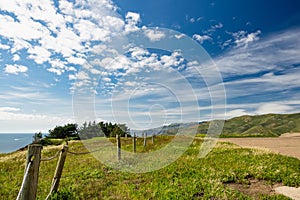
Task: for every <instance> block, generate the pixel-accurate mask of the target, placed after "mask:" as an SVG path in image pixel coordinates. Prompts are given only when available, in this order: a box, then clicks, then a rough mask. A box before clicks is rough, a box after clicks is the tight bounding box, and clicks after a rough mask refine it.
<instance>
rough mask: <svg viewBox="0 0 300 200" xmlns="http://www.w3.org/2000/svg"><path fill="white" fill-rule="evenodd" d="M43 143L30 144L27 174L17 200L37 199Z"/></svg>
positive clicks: (26, 167)
mask: <svg viewBox="0 0 300 200" xmlns="http://www.w3.org/2000/svg"><path fill="white" fill-rule="evenodd" d="M42 148H43V147H42V145H40V144H32V145H29V146H28V153H27V161H26V166H25V175H24V179H23V183H22V186H21V189H20V191H19V194H18V197H17V200H35V199H36V191H37V186H38V178H39V167H40V162H41V151H42Z"/></svg>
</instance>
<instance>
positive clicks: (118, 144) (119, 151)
mask: <svg viewBox="0 0 300 200" xmlns="http://www.w3.org/2000/svg"><path fill="white" fill-rule="evenodd" d="M116 141H117V154H118V161H120V160H121V137H120V135H116Z"/></svg>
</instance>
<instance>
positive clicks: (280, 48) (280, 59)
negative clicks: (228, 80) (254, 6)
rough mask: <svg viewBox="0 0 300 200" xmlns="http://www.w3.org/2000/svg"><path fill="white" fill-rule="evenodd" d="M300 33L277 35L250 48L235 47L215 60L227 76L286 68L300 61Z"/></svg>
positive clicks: (288, 31)
mask: <svg viewBox="0 0 300 200" xmlns="http://www.w3.org/2000/svg"><path fill="white" fill-rule="evenodd" d="M299 31H300V30H299V29H291V30H285V31H284V32H278V33H275V34H273V35H270V36H269V37H266V38H263V39H261V40H259V41H257V42H255V43H248V45H247V46H240V47H238V48H234V49H232V50H231V51H228V52H227V53H225V54H223V55H221V56H220V57H217V58H215V59H214V61H215V63H216V65H217V66H218V67H219V70H220V72H221V73H222V74H223V76H225V77H227V76H232V75H243V74H254V73H258V72H262V71H274V70H275V71H276V70H280V68H281V69H284V67H286V66H292V65H293V64H295V63H299V62H300V57H299V51H300V38H299V37H298V35H299ZM282 67H283V68H282ZM274 81H275V80H274Z"/></svg>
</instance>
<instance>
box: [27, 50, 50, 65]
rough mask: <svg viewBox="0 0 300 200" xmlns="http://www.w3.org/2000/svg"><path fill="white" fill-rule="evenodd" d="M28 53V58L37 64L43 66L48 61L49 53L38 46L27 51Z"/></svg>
mask: <svg viewBox="0 0 300 200" xmlns="http://www.w3.org/2000/svg"><path fill="white" fill-rule="evenodd" d="M28 53H29V54H30V55H29V56H28V58H30V59H33V60H35V62H36V63H37V64H43V63H44V62H46V61H49V60H50V56H51V53H50V52H49V51H48V50H47V49H45V48H43V47H40V46H33V47H31V48H29V49H28Z"/></svg>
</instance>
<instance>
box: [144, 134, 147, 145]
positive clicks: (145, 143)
mask: <svg viewBox="0 0 300 200" xmlns="http://www.w3.org/2000/svg"><path fill="white" fill-rule="evenodd" d="M143 135H144V147H146V145H147V133H146V132H145V133H144V134H143Z"/></svg>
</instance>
